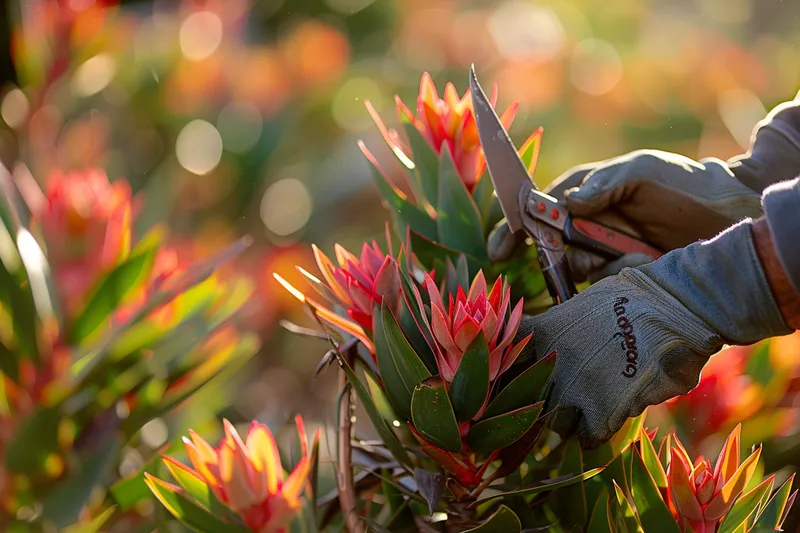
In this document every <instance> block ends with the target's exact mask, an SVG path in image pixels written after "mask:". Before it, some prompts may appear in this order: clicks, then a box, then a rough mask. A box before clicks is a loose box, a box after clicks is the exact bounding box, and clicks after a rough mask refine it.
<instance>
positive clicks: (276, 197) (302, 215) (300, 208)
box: [261, 178, 312, 237]
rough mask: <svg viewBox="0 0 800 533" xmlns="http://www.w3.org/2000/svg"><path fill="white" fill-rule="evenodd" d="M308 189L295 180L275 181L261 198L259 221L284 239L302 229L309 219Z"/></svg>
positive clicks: (310, 207) (310, 206)
mask: <svg viewBox="0 0 800 533" xmlns="http://www.w3.org/2000/svg"><path fill="white" fill-rule="evenodd" d="M311 210H312V201H311V196H310V195H309V194H308V189H306V186H305V185H304V184H303V182H302V181H300V180H298V179H295V178H287V179H282V180H280V181H276V182H275V183H273V184H272V185H270V186H269V188H268V189H267V190H266V192H265V193H264V196H263V197H262V198H261V220H262V221H263V222H264V225H265V226H266V227H267V229H268V230H269V231H271V232H272V233H274V234H275V235H278V236H280V237H285V236H287V235H291V234H292V233H296V232H298V231H300V230H301V229H303V227H304V226H305V225H306V223H308V219H309V218H310V217H311Z"/></svg>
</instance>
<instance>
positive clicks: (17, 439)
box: [5, 407, 63, 474]
mask: <svg viewBox="0 0 800 533" xmlns="http://www.w3.org/2000/svg"><path fill="white" fill-rule="evenodd" d="M62 418H63V415H62V413H61V411H60V410H59V409H57V408H55V407H39V408H38V409H37V410H36V411H35V412H34V413H33V414H32V415H30V416H29V417H28V418H26V419H25V420H24V421H23V422H22V424H21V425H20V427H19V429H18V430H17V431H16V432H15V433H14V436H13V437H12V440H11V442H9V444H8V448H7V449H6V458H5V461H6V467H7V468H8V471H9V472H16V473H21V474H33V473H43V472H44V470H45V463H46V461H47V458H48V457H50V455H52V454H57V453H59V452H60V446H59V443H58V427H59V425H60V424H61V420H62Z"/></svg>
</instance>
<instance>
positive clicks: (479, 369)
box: [449, 332, 489, 422]
mask: <svg viewBox="0 0 800 533" xmlns="http://www.w3.org/2000/svg"><path fill="white" fill-rule="evenodd" d="M449 392H450V401H451V402H452V404H453V411H454V412H455V414H456V419H457V420H458V421H459V422H466V421H467V420H471V419H472V417H473V416H475V415H477V414H478V411H480V410H481V407H483V405H484V402H485V401H486V397H487V396H488V395H489V346H488V344H487V343H486V338H485V337H484V336H483V333H482V332H478V335H477V336H476V337H475V339H474V340H473V341H472V343H470V345H469V346H468V347H467V349H466V351H465V352H464V356H463V357H462V358H461V362H460V363H459V364H458V370H456V374H455V376H453V381H452V382H451V383H450V391H449Z"/></svg>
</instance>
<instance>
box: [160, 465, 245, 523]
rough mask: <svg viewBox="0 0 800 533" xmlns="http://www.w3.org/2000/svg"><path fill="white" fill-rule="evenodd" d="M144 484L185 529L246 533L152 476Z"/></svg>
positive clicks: (177, 489) (176, 488)
mask: <svg viewBox="0 0 800 533" xmlns="http://www.w3.org/2000/svg"><path fill="white" fill-rule="evenodd" d="M145 483H147V486H148V487H150V490H152V491H153V494H155V495H156V498H158V499H159V501H160V502H161V503H162V504H163V505H164V507H166V508H167V510H168V511H169V512H170V513H172V515H173V516H174V517H175V518H177V519H178V520H180V521H181V522H182V523H183V524H185V525H186V526H187V527H189V528H191V529H192V530H194V531H198V532H200V533H247V532H248V529H247V528H246V527H244V526H239V525H235V524H230V523H227V522H223V521H222V520H220V519H219V518H217V517H216V516H214V515H213V514H211V513H209V512H208V511H206V510H204V509H203V508H202V507H200V506H199V505H197V504H195V503H194V502H192V501H191V500H190V499H189V498H187V497H186V496H185V495H183V494H182V493H181V490H180V489H179V488H178V487H175V486H173V485H170V484H168V483H165V482H163V481H161V480H160V479H158V478H154V477H152V476H146V478H145Z"/></svg>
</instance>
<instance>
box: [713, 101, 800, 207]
mask: <svg viewBox="0 0 800 533" xmlns="http://www.w3.org/2000/svg"><path fill="white" fill-rule="evenodd" d="M798 96H799V97H800V95H798ZM752 139H753V140H752V143H751V146H750V149H749V150H748V152H747V154H745V155H742V156H739V157H735V158H733V159H731V160H730V161H728V166H729V167H730V169H731V171H732V172H733V173H734V175H735V176H736V178H737V179H738V180H739V181H740V182H742V183H744V184H745V185H747V186H748V187H750V188H751V189H753V190H754V191H756V192H762V191H763V190H764V189H765V188H767V187H768V186H770V185H772V184H773V183H778V182H780V181H785V180H790V179H793V178H795V177H797V176H798V175H800V98H795V100H793V101H791V102H785V103H783V104H781V105H779V106H777V107H776V108H775V109H773V110H772V111H771V112H770V113H769V115H767V117H766V118H765V119H764V120H762V121H761V122H759V123H758V124H757V125H756V127H755V129H754V130H753V137H752Z"/></svg>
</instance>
